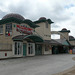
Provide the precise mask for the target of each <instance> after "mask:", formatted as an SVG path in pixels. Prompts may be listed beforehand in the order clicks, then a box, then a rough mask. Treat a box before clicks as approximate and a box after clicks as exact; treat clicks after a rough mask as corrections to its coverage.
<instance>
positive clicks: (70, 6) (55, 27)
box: [0, 0, 75, 38]
mask: <svg viewBox="0 0 75 75" xmlns="http://www.w3.org/2000/svg"><path fill="white" fill-rule="evenodd" d="M9 13H18V14H20V15H22V16H23V17H24V18H25V19H30V20H32V21H36V20H38V19H39V18H40V17H46V18H47V19H51V20H52V21H53V22H54V23H53V24H51V30H52V31H60V30H62V29H63V28H66V29H67V30H70V31H71V32H70V33H69V35H72V36H74V37H75V0H0V19H2V17H3V16H5V15H6V14H9ZM58 37H59V36H56V37H55V38H58Z"/></svg>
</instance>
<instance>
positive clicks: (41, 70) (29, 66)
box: [0, 54, 75, 75]
mask: <svg viewBox="0 0 75 75" xmlns="http://www.w3.org/2000/svg"><path fill="white" fill-rule="evenodd" d="M72 57H75V55H70V54H59V55H44V56H35V57H25V58H18V59H8V60H0V75H52V74H55V73H58V72H61V71H64V70H66V69H68V68H71V67H72V66H74V65H75V61H73V60H72Z"/></svg>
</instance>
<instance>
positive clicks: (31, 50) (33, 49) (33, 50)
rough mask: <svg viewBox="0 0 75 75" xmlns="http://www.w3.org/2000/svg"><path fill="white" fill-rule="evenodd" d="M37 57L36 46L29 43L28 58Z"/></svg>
mask: <svg viewBox="0 0 75 75" xmlns="http://www.w3.org/2000/svg"><path fill="white" fill-rule="evenodd" d="M33 55H35V44H34V43H28V56H33Z"/></svg>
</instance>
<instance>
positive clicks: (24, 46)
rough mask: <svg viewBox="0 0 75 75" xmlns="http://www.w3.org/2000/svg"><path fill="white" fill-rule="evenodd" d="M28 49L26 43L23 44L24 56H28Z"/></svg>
mask: <svg viewBox="0 0 75 75" xmlns="http://www.w3.org/2000/svg"><path fill="white" fill-rule="evenodd" d="M26 47H27V46H26V44H25V43H24V44H23V56H26Z"/></svg>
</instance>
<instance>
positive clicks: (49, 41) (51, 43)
mask: <svg viewBox="0 0 75 75" xmlns="http://www.w3.org/2000/svg"><path fill="white" fill-rule="evenodd" d="M44 43H45V44H50V45H62V44H61V43H59V42H57V41H55V40H53V39H51V40H44Z"/></svg>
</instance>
